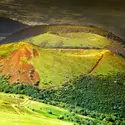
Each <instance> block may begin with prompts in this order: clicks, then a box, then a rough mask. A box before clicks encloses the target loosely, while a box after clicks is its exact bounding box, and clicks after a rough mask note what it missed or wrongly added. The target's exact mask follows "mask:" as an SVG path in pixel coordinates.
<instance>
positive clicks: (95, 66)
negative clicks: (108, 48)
mask: <svg viewBox="0 0 125 125" xmlns="http://www.w3.org/2000/svg"><path fill="white" fill-rule="evenodd" d="M103 58H104V55H103V54H102V56H101V57H100V59H99V60H98V61H97V62H96V64H95V65H94V67H93V68H92V69H91V70H90V71H89V72H88V74H90V73H92V72H93V71H94V70H95V69H96V68H97V67H98V65H99V64H100V62H101V61H102V59H103Z"/></svg>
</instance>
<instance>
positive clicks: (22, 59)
mask: <svg viewBox="0 0 125 125" xmlns="http://www.w3.org/2000/svg"><path fill="white" fill-rule="evenodd" d="M36 56H39V53H38V51H37V50H36V49H33V48H31V47H30V46H29V45H28V44H21V45H20V47H19V48H17V49H15V50H13V51H12V53H10V54H9V55H8V56H7V57H4V58H3V57H0V75H4V76H7V77H8V78H9V82H10V83H17V84H18V83H27V84H31V85H34V86H37V87H38V86H39V81H40V77H39V74H38V73H37V72H36V71H35V69H34V67H33V65H31V64H29V63H28V61H30V60H31V59H32V58H35V57H36Z"/></svg>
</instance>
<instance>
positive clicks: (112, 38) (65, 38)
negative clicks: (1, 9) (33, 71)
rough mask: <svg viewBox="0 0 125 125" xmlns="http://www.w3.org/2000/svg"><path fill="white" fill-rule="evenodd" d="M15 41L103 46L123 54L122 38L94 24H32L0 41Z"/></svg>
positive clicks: (98, 47) (124, 52)
mask: <svg viewBox="0 0 125 125" xmlns="http://www.w3.org/2000/svg"><path fill="white" fill-rule="evenodd" d="M17 41H27V42H30V43H33V44H35V45H38V46H41V47H42V48H83V49H85V48H90V49H92V48H94V49H95V48H96V49H102V48H105V49H110V50H111V51H113V52H117V53H121V54H123V55H125V51H124V41H123V40H122V39H120V38H119V37H118V36H116V35H114V34H113V33H111V32H108V31H106V30H103V29H101V28H98V27H94V26H84V25H68V24H67V25H42V26H34V27H30V28H26V29H23V30H21V31H19V32H16V33H14V34H12V35H10V36H8V37H6V38H5V39H3V40H1V42H0V43H1V44H2V43H10V42H17ZM116 46H117V48H116Z"/></svg>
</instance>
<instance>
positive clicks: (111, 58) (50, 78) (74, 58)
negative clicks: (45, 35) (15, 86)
mask: <svg viewBox="0 0 125 125" xmlns="http://www.w3.org/2000/svg"><path fill="white" fill-rule="evenodd" d="M39 53H40V55H39V56H38V57H36V58H34V59H32V60H31V61H30V63H31V64H32V65H33V66H34V67H35V69H36V71H37V72H38V73H39V75H40V78H41V84H40V87H41V88H42V87H43V86H48V85H49V86H55V85H60V84H62V83H66V82H69V81H70V80H72V79H74V78H75V77H78V76H80V75H87V74H88V72H89V71H90V70H91V69H92V68H93V67H94V66H95V65H96V63H97V61H98V60H99V59H100V57H101V55H102V54H104V58H103V59H102V61H101V62H100V63H99V65H98V66H97V68H96V69H95V70H94V71H93V72H92V74H93V75H99V74H103V75H107V74H113V73H117V72H124V71H125V59H123V58H121V57H119V56H117V55H115V54H114V55H113V53H112V52H110V51H108V50H83V52H81V50H70V49H69V50H62V49H41V48H40V50H39Z"/></svg>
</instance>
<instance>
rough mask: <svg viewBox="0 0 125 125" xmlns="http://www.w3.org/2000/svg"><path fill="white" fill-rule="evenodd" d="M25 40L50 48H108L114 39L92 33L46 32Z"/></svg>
mask: <svg viewBox="0 0 125 125" xmlns="http://www.w3.org/2000/svg"><path fill="white" fill-rule="evenodd" d="M25 41H27V42H30V43H33V44H35V45H38V46H41V47H44V48H46V47H47V48H50V47H57V48H58V47H60V48H63V47H64V48H65V47H70V48H75V47H78V48H80V47H81V48H106V47H107V46H112V44H113V42H114V41H111V40H110V39H108V38H106V37H103V36H100V35H97V34H92V33H84V32H79V33H59V34H52V33H49V32H48V33H45V34H41V35H38V36H35V37H31V38H28V39H25Z"/></svg>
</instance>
